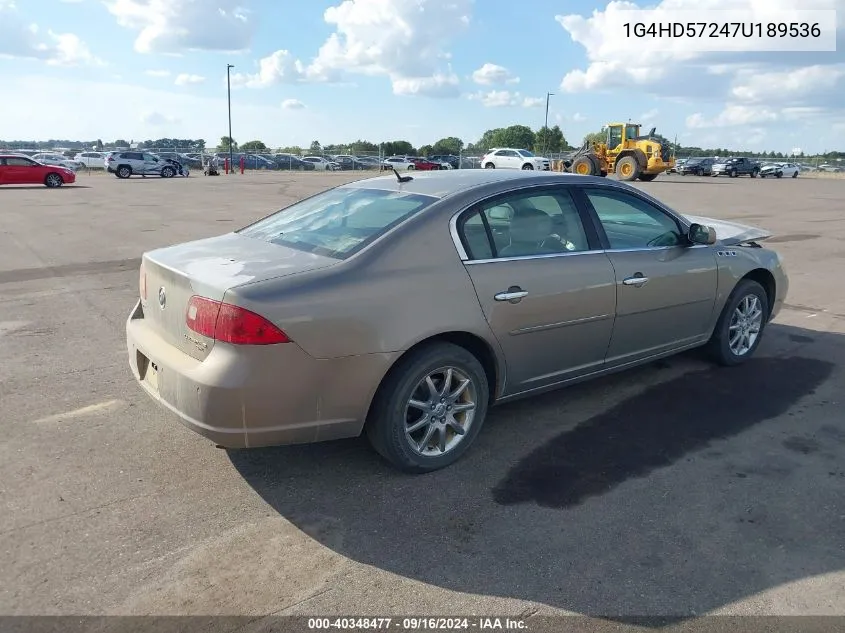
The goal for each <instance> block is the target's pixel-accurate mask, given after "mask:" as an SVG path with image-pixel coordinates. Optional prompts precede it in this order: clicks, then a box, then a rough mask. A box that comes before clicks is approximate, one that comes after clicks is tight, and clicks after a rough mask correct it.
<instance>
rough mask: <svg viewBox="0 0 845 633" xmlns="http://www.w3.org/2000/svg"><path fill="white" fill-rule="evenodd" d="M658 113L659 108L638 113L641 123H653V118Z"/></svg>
mask: <svg viewBox="0 0 845 633" xmlns="http://www.w3.org/2000/svg"><path fill="white" fill-rule="evenodd" d="M658 114H660V110H657V109H652V110H649V111H648V112H643V113H642V114H641V115H640V121H642V122H643V123H653V122H654V120H655V119H656V118H657V115H658Z"/></svg>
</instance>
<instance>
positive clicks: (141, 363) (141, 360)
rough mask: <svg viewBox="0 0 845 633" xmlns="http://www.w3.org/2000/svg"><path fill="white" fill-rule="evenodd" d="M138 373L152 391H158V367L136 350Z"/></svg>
mask: <svg viewBox="0 0 845 633" xmlns="http://www.w3.org/2000/svg"><path fill="white" fill-rule="evenodd" d="M137 364H138V375H139V376H140V378H141V381H142V382H145V383H146V384H147V385H148V386H149V387H150V388H151V389H152V390H153V391H156V392H157V391H158V374H159V367H158V365H156V364H155V363H154V362H153V361H151V360H150V359H149V358H147V357H146V356H144V354H142V353H141V352H140V351H139V352H137Z"/></svg>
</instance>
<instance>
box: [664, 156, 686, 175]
mask: <svg viewBox="0 0 845 633" xmlns="http://www.w3.org/2000/svg"><path fill="white" fill-rule="evenodd" d="M687 160H688V159H686V158H679V159H678V160H676V161H675V166H674V167H670V168H669V169H667V170H666V173H667V174H677V173H678V170H679V169H680V168H681V165H683V164H684V163H686V162H687Z"/></svg>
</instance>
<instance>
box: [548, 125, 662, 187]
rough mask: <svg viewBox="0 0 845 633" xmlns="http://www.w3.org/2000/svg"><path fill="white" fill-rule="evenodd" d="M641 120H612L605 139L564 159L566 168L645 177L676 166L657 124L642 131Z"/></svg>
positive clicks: (622, 177)
mask: <svg viewBox="0 0 845 633" xmlns="http://www.w3.org/2000/svg"><path fill="white" fill-rule="evenodd" d="M640 127H641V126H640V124H639V123H610V124H608V125H607V126H605V130H606V132H607V136H606V137H605V141H604V142H603V143H590V142H587V143H584V146H583V147H582V148H581V149H579V150H578V151H576V152H575V153H573V154H572V155H571V156H570V157H569V158H568V159H566V160H565V161H564V167H565V168H566V171H569V172H572V173H574V174H580V175H582V176H607V174H609V173H614V174H616V177H617V178H619V180H627V181H630V180H637V179H639V180H645V181H650V180H654V179H655V178H657V176H658V175H659V174H662V173H663V172H664V171H668V170H670V169H672V167H674V166H675V157H674V156H672V155H671V152H670V150H669V147H668V146H667V145H666V144H664V143H662V142H661V141H660V139H658V138H657V137H656V136H655V135H654V133H655V130H656V128H652V129H651V131H650V132H649V133H648V134H647V135H645V136H641V135H640Z"/></svg>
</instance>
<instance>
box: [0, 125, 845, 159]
mask: <svg viewBox="0 0 845 633" xmlns="http://www.w3.org/2000/svg"><path fill="white" fill-rule="evenodd" d="M604 139H605V133H604V132H602V131H598V132H592V133H590V134H587V135H586V136H584V138H583V139H582V141H581V143H578V145H577V147H580V146H581V145H582V144H584V143H586V142H588V141H593V142H602V141H603V140H604ZM658 139H659V140H660V141H661V142H662V143H665V144H666V145H668V146H669V147H670V149H671V150H673V151H674V153H675V155H677V156H748V157H750V158H764V159H765V158H771V159H777V158H781V159H784V158H789V157H790V156H791V154H789V153H784V152H775V151H764V152H752V151H740V150H737V149H729V148H725V147H715V148H714V147H709V148H703V147H696V146H684V145H680V144H676V143H673V142H671V141H670V140H669V139H666V138H664V137H662V136H659V135H658ZM133 145H136V146H137V147H138V149H179V150H182V151H189V150H192V151H203V150H207V149H216V150H217V151H221V152H226V151H229V148H230V147H231V148H232V151H240V152H249V153H259V152H280V153H286V154H294V155H297V156H299V155H305V154H353V155H357V154H361V155H364V154H381V155H383V156H396V155H421V156H436V155H455V156H458V155H461V154H466V155H480V154H483V153H484V152H486V151H487V150H489V149H490V148H492V147H516V148H519V149H529V150H532V151H533V152H534V153H537V154H558V153H563V152H568V151H572V150H574V149H575V148H576V146H573V145H571V144H570V143H569V141H568V140H567V139H566V137H565V136H564V134H563V131H562V130H561V129H560V126H558V125H555V126H554V127H551V128H547V127H545V126H544V127H541V128H539V129H537V130H533V129H531V128H530V127H528V126H527V125H511V126H509V127H500V128H493V129H491V130H487V131H486V132H484V134H482V135H481V138H480V139H478V140H477V141H475V142H471V143H466V142H464V141H463V140H462V139H460V138H458V137H456V136H447V137H445V138H441V139H439V140H438V141H436V142H434V143H430V144H424V145H421V146H420V147H415V146H414V145H413V144H412V143H410V142H409V141H406V140H394V141H382V142H379V143H374V142H372V141H366V140H363V139H358V140H356V141H352V142H350V143H328V144H323V143H320V141H313V142H312V143H311V145H309V146H308V147H300V146H297V145H291V146H287V147H275V148H271V146H269V145H267V144H265V143H264V142H263V141H260V140H257V139H256V140H251V141H246V142H244V143H240V144H239V143H238V142H237V141H236V140H234V139H229V137H228V136H223V137H221V138H220V142H219V143H218V144H217V146H216V148H212V147H208V146H207V144H206V141H205V139H179V138H160V139H146V140H144V141H139V142H137V144H136V142H135V141H134V140H130V141H127V140H126V139H116V140H114V141H112V142H110V143H104V142H103V141H102V139H96V140H93V141H71V140H57V139H49V140H47V141H3V140H0V148H5V149H11V150H14V149H43V150H49V149H53V148H56V147H66V148H69V149H70V150H85V149H91V148H95V149H99V150H102V149H106V148H124V147H130V146H133ZM796 157H797V158H805V159H807V158H817V159H825V160H832V159H842V158H845V152H826V153H824V154H815V155H805V154H804V153H803V152H802V153H800V154H798V155H797V156H796Z"/></svg>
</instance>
